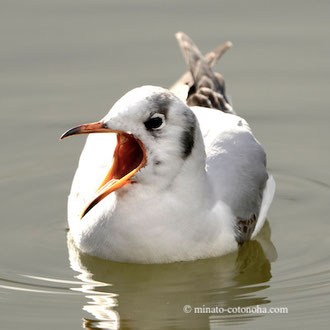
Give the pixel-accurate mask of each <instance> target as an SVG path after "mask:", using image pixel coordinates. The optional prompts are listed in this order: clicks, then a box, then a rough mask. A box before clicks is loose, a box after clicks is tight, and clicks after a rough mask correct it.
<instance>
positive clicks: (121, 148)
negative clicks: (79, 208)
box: [61, 122, 147, 217]
mask: <svg viewBox="0 0 330 330" xmlns="http://www.w3.org/2000/svg"><path fill="white" fill-rule="evenodd" d="M89 133H117V146H116V148H115V151H114V154H113V163H112V166H111V167H110V170H109V172H108V174H107V175H106V177H105V178H104V180H103V182H102V184H101V185H100V187H99V188H98V190H97V192H96V194H97V196H96V197H95V198H94V199H93V201H92V202H90V203H89V204H88V205H87V207H86V208H85V210H84V212H83V213H82V215H81V217H83V216H84V215H85V214H87V212H89V211H90V210H91V209H92V208H93V207H94V206H95V205H96V204H97V203H99V202H100V201H101V200H102V199H104V198H105V197H106V196H108V195H109V194H111V193H112V192H113V191H115V190H117V189H119V188H121V187H123V186H125V185H127V184H130V183H132V181H131V180H130V179H131V178H132V177H133V175H134V174H135V173H137V172H138V171H139V170H140V169H141V168H142V167H144V166H145V165H146V163H147V153H146V149H145V147H144V145H143V143H142V142H141V141H140V140H139V139H137V138H135V137H134V136H133V135H132V134H128V133H125V132H123V131H118V130H111V129H110V128H108V127H107V126H106V125H105V124H104V123H102V122H97V123H91V124H84V125H80V126H77V127H74V128H71V129H69V130H68V131H67V132H65V133H64V134H63V135H62V136H61V140H62V139H64V138H66V137H68V136H71V135H77V134H89Z"/></svg>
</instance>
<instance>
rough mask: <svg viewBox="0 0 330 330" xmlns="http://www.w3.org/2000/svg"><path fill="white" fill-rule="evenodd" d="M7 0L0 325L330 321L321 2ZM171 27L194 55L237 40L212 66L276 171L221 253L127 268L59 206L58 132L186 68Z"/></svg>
mask: <svg viewBox="0 0 330 330" xmlns="http://www.w3.org/2000/svg"><path fill="white" fill-rule="evenodd" d="M1 7H2V9H1V14H0V15H1V26H2V28H1V29H0V34H1V44H2V47H1V53H0V61H1V89H0V94H1V110H0V111H1V141H2V142H1V148H2V150H1V155H2V156H1V163H0V173H1V177H0V185H1V210H2V220H1V232H0V250H1V253H0V265H1V269H0V322H1V328H3V329H36V328H38V329H59V328H62V329H79V328H81V327H85V328H88V329H97V328H104V329H116V328H118V327H119V326H120V327H121V328H123V329H208V328H210V329H218V328H222V327H226V326H228V325H234V327H235V329H240V328H244V329H246V328H251V329H252V328H253V329H265V328H268V329H278V328H280V327H283V328H285V329H291V328H294V329H296V328H298V327H299V328H311V327H313V328H315V329H321V328H326V327H327V326H328V324H329V321H330V316H329V310H330V277H329V275H330V255H329V251H330V249H329V242H330V240H329V238H328V234H329V232H330V219H329V214H330V212H329V211H330V208H329V200H330V172H329V168H330V152H329V150H330V139H329V122H330V111H329V97H328V95H329V87H330V86H329V82H330V79H329V77H330V75H329V73H330V69H329V68H330V66H329V64H330V63H329V59H330V56H329V55H330V42H329V41H330V40H329V39H330V38H329V28H330V23H329V17H328V16H329V14H328V13H329V12H330V3H329V2H328V1H318V2H313V1H304V2H303V3H302V2H300V1H297V0H293V1H290V2H287V1H277V2H274V1H273V2H270V1H266V2H265V1H257V0H252V1H249V2H244V1H235V2H234V1H233V2H230V1H218V2H214V1H210V0H206V1H203V2H200V1H189V2H188V1H180V2H178V1H176V2H174V1H173V2H171V1H168V2H160V1H153V2H150V1H145V0H143V1H139V2H136V1H133V0H131V1H126V2H121V1H118V0H116V1H111V2H109V1H105V0H104V1H101V0H97V1H88V0H83V1H80V2H79V4H78V3H77V2H75V1H73V0H66V1H64V0H59V1H49V0H46V1H41V0H31V1H28V2H27V1H7V0H4V1H2V6H1ZM179 30H183V31H184V32H186V33H187V34H189V35H190V36H191V37H192V38H193V39H194V40H195V41H196V43H197V44H198V45H199V46H200V48H201V50H203V51H204V52H207V51H208V50H210V49H212V48H214V47H215V46H217V45H219V44H220V43H223V42H224V41H226V40H231V41H232V42H233V44H234V47H233V48H232V49H230V50H229V51H228V52H227V53H226V54H225V55H224V57H223V58H222V59H221V61H220V62H219V64H217V66H216V70H217V71H220V72H221V73H222V74H223V76H224V77H225V79H226V83H227V90H228V93H229V94H230V95H231V97H232V99H233V103H234V107H235V109H236V111H237V112H238V114H239V115H240V116H242V117H244V118H245V119H246V120H247V121H248V122H249V124H250V126H251V127H252V129H253V131H254V134H255V136H256V137H257V139H258V140H259V141H260V142H261V143H262V145H263V146H264V148H265V150H266V152H267V157H268V168H269V171H270V173H272V174H273V176H274V178H275V180H276V183H277V191H276V195H275V199H274V202H273V204H272V206H271V208H270V212H269V214H268V221H267V222H266V225H265V227H264V228H263V230H262V233H261V234H260V235H259V237H258V240H256V241H251V242H249V243H248V244H245V245H243V246H242V247H241V248H240V249H239V250H238V251H237V252H235V253H233V254H230V255H227V256H224V257H221V258H212V259H206V260H198V261H195V262H181V263H173V264H165V265H134V264H124V263H117V262H111V261H104V260H101V259H97V258H93V257H89V256H86V255H83V254H81V253H80V252H79V251H77V249H76V248H75V247H74V245H73V244H72V242H71V238H70V233H69V232H68V230H67V222H66V203H67V196H68V194H69V189H70V185H71V181H72V177H73V174H74V171H75V169H76V167H77V162H78V158H79V155H80V152H81V150H82V147H83V144H84V141H85V137H77V138H74V139H68V140H67V141H65V142H60V141H59V137H60V135H61V134H62V133H63V132H64V131H65V130H66V129H68V128H70V127H73V126H75V125H78V124H81V123H85V122H92V121H96V120H99V119H101V118H102V117H103V116H104V115H105V114H106V113H107V111H108V109H109V108H110V107H111V106H112V104H113V103H114V102H115V101H116V100H117V99H118V98H120V97H121V96H122V95H123V94H124V93H125V92H126V91H128V90H130V89H132V88H134V87H137V86H141V85H144V84H154V85H160V86H163V87H167V86H170V85H171V84H172V83H173V82H174V81H175V80H176V79H177V78H178V77H179V75H181V74H182V73H183V72H184V71H185V64H184V61H183V59H182V56H181V53H180V51H179V48H178V46H177V44H176V40H175V38H174V33H175V32H177V31H179ZM249 308H250V309H252V312H249ZM253 308H254V310H253Z"/></svg>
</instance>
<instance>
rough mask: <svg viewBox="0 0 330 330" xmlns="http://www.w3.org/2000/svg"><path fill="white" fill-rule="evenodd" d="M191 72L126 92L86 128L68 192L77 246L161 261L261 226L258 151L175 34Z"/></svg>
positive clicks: (265, 188) (118, 257)
mask: <svg viewBox="0 0 330 330" xmlns="http://www.w3.org/2000/svg"><path fill="white" fill-rule="evenodd" d="M176 37H177V39H178V41H179V45H180V47H181V49H182V51H183V54H184V57H185V60H186V62H187V64H188V67H189V71H190V73H187V74H185V75H184V76H183V77H182V78H181V79H179V81H178V82H177V83H176V84H175V85H174V86H173V87H172V89H170V90H168V89H164V88H161V87H154V86H143V87H140V88H136V89H133V90H132V91H130V92H128V93H127V94H125V95H124V96H123V97H122V98H121V99H119V101H117V102H116V103H115V104H114V106H113V107H112V108H111V110H110V111H109V113H108V114H107V115H106V116H105V117H104V118H103V119H102V120H101V121H99V122H95V123H90V124H84V125H80V126H77V127H75V128H72V129H70V130H68V131H67V132H66V133H65V134H63V135H62V138H65V137H67V136H70V135H75V134H88V133H114V134H91V135H90V136H88V138H87V142H86V145H85V147H84V150H83V152H82V154H81V157H80V161H79V166H78V169H77V171H76V174H75V177H74V180H73V183H72V188H71V192H70V196H69V200H68V222H69V227H70V231H71V234H72V237H73V239H74V241H75V244H76V245H77V247H78V248H79V249H80V250H81V251H83V252H85V253H88V254H90V255H94V256H97V257H100V258H104V259H111V260H115V261H122V262H135V263H164V262H174V261H183V260H195V259H199V258H207V257H214V256H220V255H224V254H226V253H229V252H232V251H234V250H235V249H237V247H238V245H239V244H243V243H244V242H246V241H248V240H249V239H253V238H254V237H255V236H256V235H257V234H258V232H259V231H260V229H261V228H262V226H263V224H264V222H265V219H266V214H267V211H268V209H269V206H270V204H271V202H272V199H273V196H274V192H275V182H274V179H273V178H272V176H271V175H269V174H268V173H267V171H266V155H265V152H264V150H263V148H262V147H261V145H260V144H259V142H258V141H257V140H256V139H255V137H254V136H253V134H252V132H251V129H250V127H249V125H248V124H247V122H246V121H245V120H244V119H243V118H241V117H238V116H237V115H236V114H235V112H234V110H233V108H232V106H231V104H230V102H229V100H228V98H227V96H226V94H225V87H224V81H223V78H222V77H221V75H219V74H218V73H213V71H212V70H211V66H212V65H213V64H214V63H215V62H216V60H217V59H218V58H219V57H220V56H221V55H222V54H223V53H224V52H225V51H226V49H228V48H229V47H230V43H226V44H224V45H222V46H220V47H218V48H217V49H215V50H214V51H213V52H210V53H209V54H207V55H206V56H205V57H203V56H202V55H201V53H200V52H199V50H198V48H197V47H196V45H194V43H193V42H192V41H191V39H189V37H188V36H186V35H185V34H183V33H178V34H177V35H176Z"/></svg>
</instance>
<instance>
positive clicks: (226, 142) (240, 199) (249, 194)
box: [207, 131, 268, 244]
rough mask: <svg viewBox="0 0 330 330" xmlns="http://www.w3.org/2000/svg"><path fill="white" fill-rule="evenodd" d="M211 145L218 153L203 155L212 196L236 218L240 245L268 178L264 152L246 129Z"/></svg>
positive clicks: (247, 234) (251, 224)
mask: <svg viewBox="0 0 330 330" xmlns="http://www.w3.org/2000/svg"><path fill="white" fill-rule="evenodd" d="M212 148H213V150H218V152H217V153H216V155H214V154H213V156H212V157H208V158H207V169H208V174H209V175H210V177H212V178H215V180H216V184H215V186H214V190H215V194H216V197H217V198H219V199H221V200H223V201H224V202H225V203H226V204H227V205H228V206H229V207H230V208H231V210H232V212H233V214H234V216H235V218H236V223H235V227H236V228H235V229H236V240H237V242H238V243H240V244H242V243H244V242H246V241H248V240H249V239H250V238H251V235H252V233H253V231H254V229H255V227H256V224H257V221H258V217H259V213H260V208H261V204H262V200H263V192H264V188H265V186H266V182H267V180H268V174H267V171H266V154H265V152H264V150H263V148H262V146H261V145H260V144H259V143H258V142H257V141H256V140H255V138H254V137H253V135H252V134H251V133H250V132H248V131H238V132H234V133H232V134H224V136H223V137H222V138H221V139H220V140H218V141H217V142H216V143H215V145H212Z"/></svg>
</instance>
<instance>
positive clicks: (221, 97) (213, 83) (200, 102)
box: [171, 32, 235, 113]
mask: <svg viewBox="0 0 330 330" xmlns="http://www.w3.org/2000/svg"><path fill="white" fill-rule="evenodd" d="M175 36H176V38H177V40H178V43H179V46H180V48H181V51H182V53H183V57H184V59H185V61H186V63H187V66H188V68H189V72H187V73H185V74H184V75H183V76H182V77H181V78H180V79H179V80H178V81H177V82H176V83H175V84H174V85H173V86H172V87H171V90H172V91H173V92H174V93H176V94H178V95H179V97H181V98H182V99H184V101H186V102H187V104H188V105H190V106H202V107H207V108H214V109H219V110H221V111H223V112H228V113H235V112H234V110H233V108H232V106H231V104H230V102H229V101H228V98H227V96H226V92H225V82H224V79H223V78H222V76H221V75H220V74H219V73H217V72H213V71H212V69H211V67H212V66H213V65H214V64H215V63H216V62H217V61H218V60H219V59H220V58H221V56H222V55H223V54H224V53H225V52H226V51H227V50H228V49H229V48H230V47H231V46H232V43H231V42H230V41H227V42H226V43H224V44H223V45H220V46H219V47H217V48H215V49H214V50H213V51H211V52H209V53H207V54H206V55H205V56H203V55H202V54H201V52H200V51H199V49H198V48H197V46H196V45H195V44H194V42H193V41H192V40H191V39H190V38H189V37H188V36H187V35H186V34H184V33H183V32H178V33H177V34H176V35H175Z"/></svg>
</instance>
